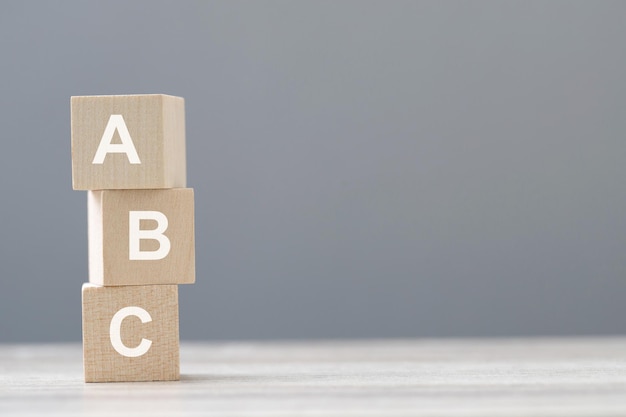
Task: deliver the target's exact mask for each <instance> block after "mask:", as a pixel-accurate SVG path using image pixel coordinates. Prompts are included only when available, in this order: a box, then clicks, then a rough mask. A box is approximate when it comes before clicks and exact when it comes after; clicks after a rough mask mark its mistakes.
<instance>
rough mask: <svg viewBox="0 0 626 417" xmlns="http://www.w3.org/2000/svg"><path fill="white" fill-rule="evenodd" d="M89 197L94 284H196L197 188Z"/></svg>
mask: <svg viewBox="0 0 626 417" xmlns="http://www.w3.org/2000/svg"><path fill="white" fill-rule="evenodd" d="M87 198H88V201H87V203H88V204H87V206H88V232H89V233H88V235H89V236H88V237H89V239H88V240H89V250H88V253H89V282H91V283H92V284H98V285H104V286H122V285H152V284H192V283H194V282H195V279H196V270H195V263H196V262H195V238H194V193H193V189H191V188H173V189H168V190H98V191H89V192H88V193H87Z"/></svg>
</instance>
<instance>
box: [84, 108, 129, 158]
mask: <svg viewBox="0 0 626 417" xmlns="http://www.w3.org/2000/svg"><path fill="white" fill-rule="evenodd" d="M116 130H117V131H118V132H119V134H120V139H121V140H122V143H111V141H113V135H114V134H115V131H116ZM108 153H125V154H126V156H127V157H128V161H129V162H130V163H131V164H141V161H140V160H139V155H137V150H136V149H135V145H134V144H133V140H132V139H131V137H130V133H128V128H127V127H126V123H125V122H124V118H123V117H122V115H121V114H112V115H111V117H109V122H108V123H107V126H106V128H105V129H104V133H103V134H102V139H100V145H98V150H97V151H96V156H94V157H93V162H92V164H102V163H104V158H105V157H106V156H107V154H108Z"/></svg>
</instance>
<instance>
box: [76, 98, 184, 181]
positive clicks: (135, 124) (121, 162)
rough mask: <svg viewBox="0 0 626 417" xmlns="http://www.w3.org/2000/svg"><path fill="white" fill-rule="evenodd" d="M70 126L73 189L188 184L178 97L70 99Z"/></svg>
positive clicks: (182, 121) (182, 112) (180, 101)
mask: <svg viewBox="0 0 626 417" xmlns="http://www.w3.org/2000/svg"><path fill="white" fill-rule="evenodd" d="M71 124H72V184H73V188H74V189H75V190H100V189H146V188H174V187H185V186H186V182H187V172H186V169H187V168H186V158H185V102H184V100H183V99H182V98H181V97H174V96H168V95H163V94H149V95H124V96H77V97H72V98H71ZM121 146H124V147H123V148H120V147H121ZM101 147H102V149H99V148H101ZM116 147H117V148H116ZM132 149H134V151H136V155H135V154H134V152H131V150H132ZM99 150H100V151H101V152H100V153H99V152H98V151H99ZM106 151H109V152H106ZM98 156H99V158H96V157H98ZM135 156H136V157H137V159H136V160H135V159H134V157H135ZM102 158H103V159H102Z"/></svg>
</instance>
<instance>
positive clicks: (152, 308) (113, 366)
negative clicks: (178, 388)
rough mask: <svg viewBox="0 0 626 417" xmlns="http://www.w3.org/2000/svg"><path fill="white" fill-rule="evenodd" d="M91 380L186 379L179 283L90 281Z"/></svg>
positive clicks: (86, 316)
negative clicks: (183, 375)
mask: <svg viewBox="0 0 626 417" xmlns="http://www.w3.org/2000/svg"><path fill="white" fill-rule="evenodd" d="M82 310H83V360H84V371H85V381H86V382H121V381H174V380H178V379H179V378H180V357H179V339H178V286H177V285H138V286H127V287H100V286H97V285H93V284H84V285H83V289H82Z"/></svg>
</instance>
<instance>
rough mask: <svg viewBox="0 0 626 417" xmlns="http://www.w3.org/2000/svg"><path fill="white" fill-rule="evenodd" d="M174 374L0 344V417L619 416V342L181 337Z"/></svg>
mask: <svg viewBox="0 0 626 417" xmlns="http://www.w3.org/2000/svg"><path fill="white" fill-rule="evenodd" d="M181 373H182V376H181V380H180V381H178V382H150V383H108V384H85V383H84V382H83V379H82V378H83V375H82V353H81V346H80V345H79V344H71V345H4V346H0V416H17V415H52V416H57V415H58V416H64V417H70V416H114V415H141V416H200V415H215V416H234V415H237V416H239V415H250V416H294V415H307V416H315V415H323V416H327V415H341V416H346V415H350V416H373V415H380V416H405V415H432V416H495V415H498V416H534V415H541V416H557V415H558V416H580V415H585V416H594V417H597V416H609V415H615V416H617V415H620V416H626V338H577V339H485V340H477V339H468V340H447V339H441V340H374V341H327V342H319V341H316V342H265V343H259V342H255V343H185V342H183V343H182V344H181Z"/></svg>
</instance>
